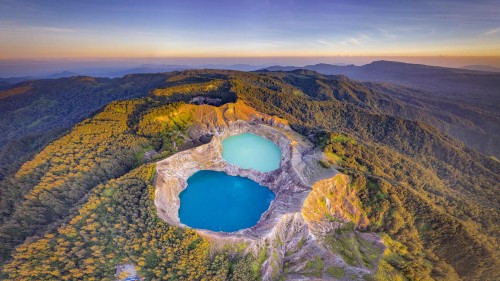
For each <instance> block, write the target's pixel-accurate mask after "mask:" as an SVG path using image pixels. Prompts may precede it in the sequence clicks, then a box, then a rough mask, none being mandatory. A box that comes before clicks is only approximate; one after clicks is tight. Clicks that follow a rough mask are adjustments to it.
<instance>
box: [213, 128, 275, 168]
mask: <svg viewBox="0 0 500 281" xmlns="http://www.w3.org/2000/svg"><path fill="white" fill-rule="evenodd" d="M222 158H224V160H226V161H227V162H228V163H231V164H234V165H237V166H239V167H241V168H243V169H254V170H256V171H259V172H264V173H265V172H270V171H273V170H276V169H278V168H279V167H280V161H281V150H280V148H279V147H278V146H277V145H276V144H275V143H274V142H272V141H270V140H268V139H266V138H263V137H261V136H258V135H255V134H251V133H244V134H240V135H236V136H232V137H228V138H226V139H224V140H223V141H222Z"/></svg>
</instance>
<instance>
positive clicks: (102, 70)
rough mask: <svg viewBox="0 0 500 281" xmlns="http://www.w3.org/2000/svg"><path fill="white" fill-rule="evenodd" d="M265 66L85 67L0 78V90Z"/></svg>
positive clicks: (252, 68)
mask: <svg viewBox="0 0 500 281" xmlns="http://www.w3.org/2000/svg"><path fill="white" fill-rule="evenodd" d="M265 67H266V65H250V64H230V65H226V64H203V65H197V66H188V65H177V64H142V65H138V66H136V67H85V68H81V69H75V70H65V71H59V72H54V73H51V74H47V75H29V76H15V77H7V78H0V90H1V89H5V88H6V87H7V86H8V85H9V84H16V83H19V82H22V81H27V80H37V79H57V78H64V77H72V76H92V77H106V78H117V77H122V76H125V75H128V74H137V73H162V72H171V71H182V70H187V69H227V70H238V71H254V70H258V69H262V68H265Z"/></svg>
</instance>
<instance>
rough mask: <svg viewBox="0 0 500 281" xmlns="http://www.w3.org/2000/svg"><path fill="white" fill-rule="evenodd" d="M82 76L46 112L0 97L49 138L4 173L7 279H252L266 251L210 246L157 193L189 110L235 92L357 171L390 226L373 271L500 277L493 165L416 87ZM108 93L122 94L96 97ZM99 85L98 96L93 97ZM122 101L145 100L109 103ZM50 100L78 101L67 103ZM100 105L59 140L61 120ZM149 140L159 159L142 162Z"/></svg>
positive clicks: (380, 220)
mask: <svg viewBox="0 0 500 281" xmlns="http://www.w3.org/2000/svg"><path fill="white" fill-rule="evenodd" d="M140 77H142V76H140ZM146 77H149V78H148V79H146ZM136 78H137V77H136ZM72 79H73V80H72ZM82 79H83V78H81V77H80V78H68V79H66V80H64V81H65V82H66V83H67V84H68V86H67V87H70V88H71V87H74V88H73V89H79V91H81V92H82V94H80V96H81V99H76V100H74V101H72V102H74V103H70V102H69V101H71V98H69V97H68V96H65V95H62V94H61V93H63V91H60V90H59V86H55V87H54V89H53V91H52V95H51V96H50V98H48V97H47V98H45V102H46V103H47V104H48V108H49V109H47V110H45V109H44V108H45V107H42V108H41V109H38V108H37V107H32V106H35V104H38V102H41V101H43V99H44V98H41V97H40V98H39V96H38V95H36V96H33V94H30V92H29V91H27V92H26V93H19V94H15V95H10V97H6V98H4V99H3V100H0V107H1V108H8V109H10V108H16V110H20V111H22V110H23V108H29V110H33V112H36V114H38V115H37V116H38V117H32V116H28V117H26V118H27V120H19V121H17V118H20V119H22V115H16V114H18V113H17V111H16V110H10V111H9V112H10V113H7V114H10V115H5V116H11V117H9V118H11V119H10V121H11V123H12V124H17V126H18V128H24V127H27V126H29V125H27V124H32V123H33V122H35V121H36V120H37V119H38V118H40V117H42V121H40V122H41V123H36V122H35V123H36V124H35V125H34V127H35V128H37V129H33V131H32V132H33V133H38V134H40V136H43V137H40V138H37V139H36V140H33V142H31V141H18V142H16V147H17V148H16V149H18V151H21V152H19V153H20V154H21V155H22V156H23V157H24V158H19V160H18V161H20V162H22V165H21V166H20V168H19V169H17V168H16V169H14V170H13V171H12V170H9V169H6V170H5V177H4V179H3V180H2V181H1V182H0V200H1V201H0V204H1V205H0V207H1V210H2V213H1V214H0V215H1V216H0V247H1V248H0V254H1V255H0V264H2V275H1V276H2V277H4V278H5V279H9V280H30V279H33V280H39V279H45V280H52V279H54V280H60V279H63V280H74V279H80V280H92V279H94V280H102V279H106V280H111V279H113V276H112V275H113V274H114V271H113V269H114V265H116V264H120V263H124V262H133V263H134V264H137V265H138V267H139V269H140V273H141V274H142V275H143V276H145V277H146V278H149V279H154V278H164V279H166V280H184V279H189V280H193V279H196V280H198V279H205V280H226V279H229V280H252V279H258V278H259V274H258V272H259V267H260V265H261V263H262V259H263V258H265V257H262V256H259V255H257V256H253V255H248V256H243V255H241V254H239V253H240V250H241V249H239V250H238V249H227V251H226V252H224V251H223V252H218V253H210V252H209V241H206V240H205V239H203V238H201V237H200V236H198V235H197V234H196V233H195V232H193V231H191V230H187V229H182V228H177V227H173V226H168V225H166V223H165V222H163V221H162V220H160V219H159V218H158V217H157V216H156V212H155V207H154V204H153V201H152V197H153V196H154V192H153V187H152V185H151V184H152V179H153V177H154V164H151V162H154V160H155V159H161V158H162V157H166V156H168V155H171V154H173V153H175V152H177V151H179V150H181V149H184V148H188V147H192V146H196V145H198V144H199V143H200V142H199V140H191V139H190V138H189V136H188V135H187V134H186V133H185V129H186V128H187V126H188V125H189V124H190V123H191V122H193V117H192V116H191V115H189V114H186V113H185V112H182V111H179V108H182V106H180V105H181V104H183V103H189V102H193V103H213V104H217V105H220V104H223V103H227V102H234V101H236V100H238V101H239V102H243V103H245V104H246V105H248V106H251V107H253V108H255V109H256V110H258V111H260V112H263V113H267V114H270V115H275V116H279V117H281V118H284V119H286V120H288V121H289V123H290V125H291V126H292V128H293V129H294V130H296V131H297V132H299V133H301V134H302V135H304V136H306V137H307V138H309V139H310V140H311V141H312V142H313V143H314V144H315V145H317V146H318V147H320V148H321V149H323V151H324V152H325V154H326V155H327V157H328V160H329V163H323V164H324V165H333V166H335V167H336V168H337V169H339V170H340V171H342V172H343V173H345V174H347V175H349V176H350V177H351V180H352V183H351V187H352V188H353V189H356V190H357V194H359V199H360V202H361V203H362V206H360V207H361V209H362V210H363V212H364V213H365V214H366V215H367V216H368V218H369V221H370V225H369V228H368V229H367V230H365V231H375V232H377V233H379V234H380V235H382V237H384V241H385V242H386V243H387V247H388V249H389V250H390V251H389V253H390V254H386V255H385V256H384V258H383V259H382V260H381V262H380V263H379V271H378V274H377V275H376V276H374V277H373V278H375V279H378V280H387V278H388V275H385V272H386V269H388V268H390V269H391V270H395V271H397V272H399V273H400V274H402V275H404V276H405V278H408V279H409V280H430V279H435V280H456V279H457V278H461V279H463V280H495V279H498V278H500V276H499V272H498V269H497V268H498V267H499V266H500V263H499V256H498V253H497V251H496V249H498V242H499V241H498V225H499V223H500V221H499V219H500V214H499V211H498V210H499V207H500V206H499V203H500V202H499V198H500V197H499V187H500V185H499V183H500V163H499V162H498V161H497V160H496V159H494V158H492V157H488V156H485V155H483V154H481V153H479V152H477V151H476V150H474V149H472V148H469V147H468V146H466V145H464V144H463V143H462V142H460V141H458V140H457V139H455V138H453V137H451V136H449V135H447V134H445V133H443V131H446V130H447V129H449V128H454V126H455V127H461V126H469V125H470V126H474V125H473V124H469V123H468V121H467V119H466V118H462V116H460V115H455V114H453V113H450V112H447V111H441V112H439V110H438V109H439V105H436V107H435V108H429V107H426V104H425V103H419V102H415V101H414V100H413V99H414V96H413V92H411V91H412V90H409V89H405V88H400V87H395V86H390V85H382V84H375V83H360V82H356V81H353V80H350V79H349V78H347V77H345V76H324V75H320V74H318V73H316V72H311V71H303V70H297V71H293V72H262V73H248V72H235V71H211V70H200V71H184V72H174V73H169V74H158V75H152V76H144V77H142V79H146V80H145V81H143V82H144V83H139V82H134V83H138V84H137V85H140V88H133V89H135V90H133V91H128V90H127V91H123V88H127V87H128V86H123V85H127V84H126V83H124V81H127V79H133V76H132V77H128V78H127V77H124V78H122V79H123V80H120V81H121V82H122V83H124V84H121V83H118V80H117V81H115V80H111V81H113V83H118V84H119V85H118V86H112V85H108V87H109V88H108V90H106V91H103V92H97V91H94V90H95V89H94V88H93V87H94V86H92V87H91V86H85V85H87V84H86V83H91V85H94V84H92V83H94V82H88V81H81V80H82ZM74 80H76V82H75V83H77V84H75V85H73V86H69V85H72V83H73V81H74ZM83 80H92V79H90V78H85V79H83ZM62 81H63V80H61V79H60V80H55V81H52V82H51V80H49V81H45V82H44V81H42V82H36V81H35V82H30V83H34V84H36V83H56V82H57V83H59V82H60V83H62ZM96 81H98V80H96ZM141 81H142V80H141ZM96 83H97V82H96ZM130 83H132V84H133V85H136V84H134V83H133V82H130ZM77 85H78V86H77ZM82 85H83V86H82ZM113 85H114V84H113ZM116 87H118V88H119V89H121V90H118V89H116ZM130 87H131V86H130ZM137 87H139V86H137ZM153 88H154V90H153ZM55 89H58V90H57V91H56V90H55ZM150 90H151V91H150ZM74 91H75V90H74ZM107 91H109V92H112V93H116V94H113V95H110V96H109V97H107V98H105V97H102V96H101V95H104V96H106V94H105V93H107ZM407 91H408V92H407ZM68 92H69V91H68ZM85 93H86V94H85ZM118 93H120V94H118ZM123 93H127V94H123ZM93 95H94V96H96V97H95V98H96V99H98V100H99V101H88V100H89V99H91V98H90V97H93ZM59 96H60V97H61V100H59ZM129 97H139V98H136V99H128V100H125V101H118V102H112V103H109V104H107V103H108V102H109V101H110V100H112V99H125V98H129ZM14 98H17V99H14ZM63 100H64V101H63ZM35 101H36V103H34V102H35ZM32 103H33V105H32V106H30V104H32ZM54 103H56V104H58V106H62V107H64V106H69V109H67V111H65V112H60V111H58V110H56V109H57V108H58V107H57V106H55V105H52V104H54ZM85 103H89V104H92V106H89V107H87V108H86V109H85V110H81V111H80V110H77V112H80V113H79V115H78V114H74V110H76V109H71V106H77V105H80V104H85ZM99 104H101V105H99ZM104 104H107V105H106V106H105V107H103V108H102V109H101V110H99V111H98V112H96V113H95V114H94V115H93V116H92V117H90V118H87V119H86V120H84V121H82V122H80V123H78V124H77V125H76V126H74V127H73V128H72V129H71V130H69V131H67V132H66V133H63V135H62V136H60V137H57V140H55V141H52V142H51V140H52V138H55V137H56V136H58V134H57V133H53V132H54V130H56V129H60V128H64V126H69V125H71V124H72V123H71V122H77V120H78V118H83V117H85V114H90V112H93V111H94V110H96V109H93V110H91V109H90V108H94V107H100V106H102V105H104ZM21 105H25V106H27V107H23V106H21ZM192 106H195V105H192ZM84 107H86V106H84ZM50 108H52V109H50ZM26 110H27V109H26ZM65 110H66V109H65ZM2 114H3V113H2ZM64 115H67V116H68V118H67V119H69V120H68V121H67V123H58V124H59V126H58V127H50V125H49V124H50V123H51V122H50V121H49V120H59V119H58V118H63V116H64ZM76 115H78V116H76ZM43 116H49V117H47V118H48V119H47V121H43V120H44V119H43ZM51 118H53V119H51ZM70 120H73V121H70ZM424 121H425V122H424ZM2 122H3V119H2ZM44 122H46V123H44ZM64 122H66V121H64ZM495 122H496V121H495ZM12 124H9V125H8V126H7V125H4V124H3V123H2V124H1V126H2V128H3V127H4V126H5V128H6V129H7V130H8V131H9V132H11V135H10V136H11V137H12V138H14V136H16V134H19V135H22V133H23V130H22V129H19V130H16V129H12V128H13V127H15V126H14V125H12ZM496 125H498V124H496ZM436 127H439V128H440V129H437V128H436ZM9 128H10V129H9ZM28 130H30V129H28ZM37 130H38V131H37ZM44 131H46V133H44ZM23 137H26V138H28V137H29V136H28V135H23ZM26 140H28V139H26ZM28 145H29V146H28ZM5 147H7V146H5ZM38 150H40V152H37V151H38ZM151 150H155V151H156V152H157V153H158V154H156V156H154V158H150V157H145V152H147V151H151ZM14 151H15V150H14ZM497 151H498V150H497ZM2 153H3V152H2ZM32 154H34V156H33V157H29V159H28V155H32ZM0 155H5V154H0ZM14 155H16V154H14ZM4 159H8V158H2V161H4ZM241 247H242V248H244V245H242V246H241ZM229 252H233V253H235V254H232V255H229V254H228V253H229ZM398 276H399V275H398ZM394 280H397V279H394Z"/></svg>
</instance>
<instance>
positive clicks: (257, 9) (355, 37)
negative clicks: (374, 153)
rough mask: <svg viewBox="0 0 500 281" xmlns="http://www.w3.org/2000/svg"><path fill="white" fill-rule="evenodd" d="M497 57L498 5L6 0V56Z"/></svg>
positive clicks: (0, 15) (0, 17)
mask: <svg viewBox="0 0 500 281" xmlns="http://www.w3.org/2000/svg"><path fill="white" fill-rule="evenodd" d="M337 55H342V56H346V55H350V56H440V55H444V56H499V55H500V4H499V1H311V0H310V1H299V0H295V1H292V0H285V1H225V0H222V1H128V0H125V1H124V0H119V1H118V0H116V1H115V0H112V1H103V0H101V1H93V0H90V1H89V0H87V1H69V0H65V1H59V0H57V1H29V0H0V58H1V59H15V58H96V57H100V58H103V57H104V58H111V57H184V56H185V57H207V56H208V57H254V56H337Z"/></svg>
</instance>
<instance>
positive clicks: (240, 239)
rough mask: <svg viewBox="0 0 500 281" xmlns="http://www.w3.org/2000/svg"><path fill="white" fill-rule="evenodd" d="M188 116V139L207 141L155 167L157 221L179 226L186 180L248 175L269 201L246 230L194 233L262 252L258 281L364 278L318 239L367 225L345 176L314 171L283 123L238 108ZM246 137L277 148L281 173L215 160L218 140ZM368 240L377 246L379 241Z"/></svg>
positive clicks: (302, 142)
mask: <svg viewBox="0 0 500 281" xmlns="http://www.w3.org/2000/svg"><path fill="white" fill-rule="evenodd" d="M195 110H197V112H195V113H196V114H200V116H199V118H196V119H195V120H197V121H196V122H195V123H193V124H192V125H191V126H190V127H189V128H188V134H189V135H190V137H191V138H193V139H198V138H200V137H201V136H208V135H209V136H212V139H211V141H210V142H209V143H206V144H204V145H201V146H198V147H195V148H192V149H189V150H186V151H182V152H179V153H177V154H175V155H173V156H171V157H169V158H166V159H164V160H161V161H159V162H157V163H156V169H157V178H156V194H155V205H156V206H157V210H158V216H159V217H160V218H162V219H163V220H165V221H166V222H168V223H169V224H172V225H177V226H181V227H184V226H185V225H183V224H182V223H181V222H180V219H179V216H178V210H179V207H180V199H179V194H180V192H181V191H182V190H184V189H185V188H186V187H187V179H188V178H189V177H190V176H191V175H193V174H194V173H196V172H197V171H199V170H214V171H223V172H225V173H227V174H229V175H233V176H242V177H247V178H250V179H251V180H253V181H255V182H257V183H259V184H261V185H263V186H266V187H268V188H269V189H271V190H272V191H273V192H274V193H275V195H276V197H275V200H274V201H273V202H272V203H271V205H270V207H269V209H268V210H267V211H266V212H265V213H264V214H263V215H262V217H261V219H260V220H259V221H258V223H257V224H256V225H255V226H253V227H251V228H247V229H242V230H239V231H236V232H230V233H226V232H213V231H210V230H196V231H197V232H198V233H199V234H200V235H202V236H204V237H205V238H206V239H208V240H210V241H211V244H212V245H214V247H217V245H220V246H223V245H227V244H229V243H245V244H246V245H247V251H249V252H250V251H251V252H254V254H257V253H258V252H259V251H262V250H264V251H268V254H267V257H268V258H267V259H266V261H265V262H264V263H263V264H262V265H261V266H262V277H263V280H273V279H276V278H277V277H279V276H281V275H283V274H284V273H285V272H286V274H287V275H286V276H287V279H289V280H307V279H317V276H318V274H319V276H320V277H321V279H322V280H325V279H332V278H331V277H330V276H329V275H328V274H327V273H326V272H327V269H328V268H331V267H338V268H342V269H343V270H344V271H345V272H346V273H349V274H351V275H352V274H354V275H357V276H362V275H363V274H367V273H370V270H369V269H368V268H366V267H363V266H352V265H348V264H346V263H345V262H344V260H343V259H342V258H341V257H340V256H339V254H337V253H335V252H332V251H331V249H329V248H328V247H327V246H325V243H324V241H323V238H324V236H325V235H326V234H327V233H331V232H334V231H335V230H336V229H338V228H340V227H342V226H343V225H344V224H345V223H346V222H348V221H352V222H354V223H355V224H356V226H357V227H359V228H363V227H365V226H366V225H367V223H368V220H367V219H366V217H365V216H364V215H363V214H362V213H361V212H360V210H359V208H358V206H359V201H357V200H358V199H357V196H356V194H355V193H354V191H352V190H350V189H349V185H348V183H349V178H348V177H347V176H345V175H342V174H339V173H338V172H337V171H336V170H335V169H333V168H325V167H323V166H322V165H320V163H319V161H320V160H322V159H324V157H323V154H322V152H321V151H319V150H318V149H315V147H314V146H313V145H312V144H311V143H310V142H309V141H308V140H307V139H305V138H304V137H303V136H301V135H299V134H297V133H295V132H294V131H292V130H291V129H290V128H289V127H288V125H287V123H286V121H284V120H282V119H279V118H276V117H270V116H267V115H264V114H261V113H258V112H256V111H255V110H253V109H252V108H250V107H248V106H246V105H244V104H242V103H241V102H238V103H236V104H225V105H224V106H221V107H210V106H208V105H203V106H201V107H200V108H196V109H195ZM246 132H249V133H253V134H256V135H260V136H263V137H265V138H267V139H269V140H271V141H273V142H274V143H276V144H277V145H278V146H279V148H280V150H281V154H282V158H281V162H280V168H278V169H277V170H274V171H271V172H268V173H262V172H259V171H255V170H252V169H242V168H240V167H238V166H235V165H232V164H229V163H227V162H226V161H225V160H224V159H223V158H222V141H223V140H224V139H225V138H227V137H230V136H233V135H238V134H241V133H246ZM332 218H336V219H335V220H332ZM370 239H371V240H373V243H378V244H380V239H379V238H378V236H377V237H370ZM377 239H378V240H377ZM379 246H380V245H379ZM380 247H381V248H382V247H383V246H380ZM317 258H319V259H321V261H322V263H323V264H324V266H323V269H321V271H319V272H314V273H311V272H309V271H310V268H309V267H310V266H309V264H308V263H309V261H311V260H314V259H317Z"/></svg>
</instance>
